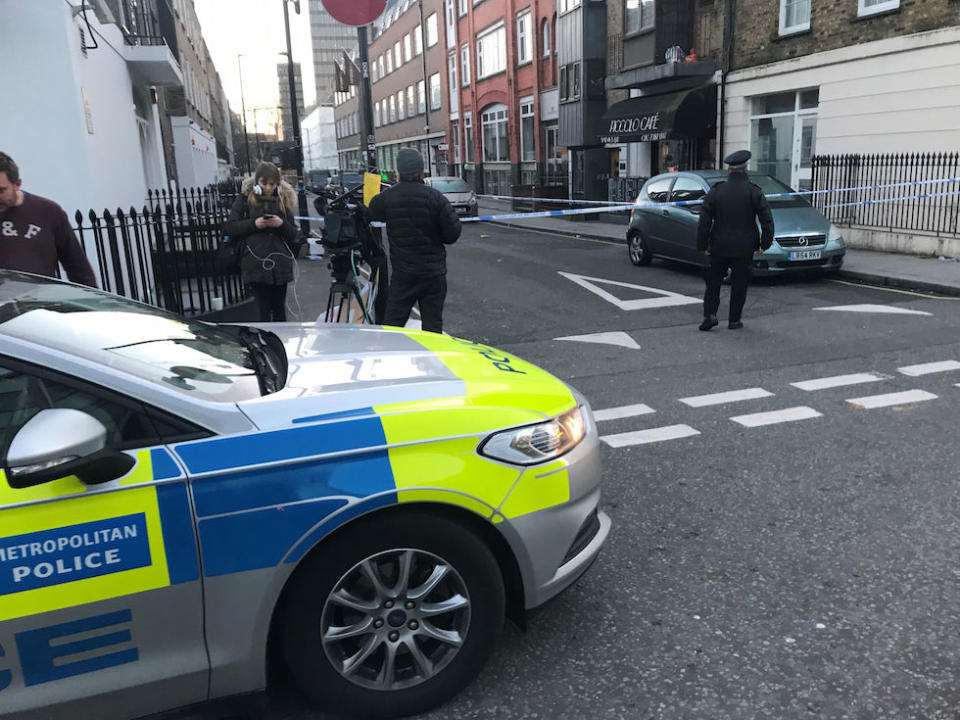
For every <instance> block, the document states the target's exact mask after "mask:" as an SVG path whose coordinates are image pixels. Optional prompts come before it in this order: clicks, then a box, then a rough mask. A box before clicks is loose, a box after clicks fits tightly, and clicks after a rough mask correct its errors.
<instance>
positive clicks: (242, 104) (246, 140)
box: [237, 53, 256, 175]
mask: <svg viewBox="0 0 960 720" xmlns="http://www.w3.org/2000/svg"><path fill="white" fill-rule="evenodd" d="M242 57H243V53H240V54H238V55H237V74H238V75H239V76H240V108H241V111H242V112H243V145H244V147H245V148H246V151H247V174H248V175H249V174H250V173H251V172H252V170H251V169H250V138H249V137H247V104H246V102H245V101H244V99H243V68H242V67H241V65H240V58H242ZM254 117H256V116H254Z"/></svg>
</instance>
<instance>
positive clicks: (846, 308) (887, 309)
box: [814, 304, 933, 315]
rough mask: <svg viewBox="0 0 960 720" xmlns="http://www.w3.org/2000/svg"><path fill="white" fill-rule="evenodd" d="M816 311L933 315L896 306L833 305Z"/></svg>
mask: <svg viewBox="0 0 960 720" xmlns="http://www.w3.org/2000/svg"><path fill="white" fill-rule="evenodd" d="M814 310H831V311H834V312H854V313H883V314H885V315H933V313H928V312H925V311H923V310H908V309H907V308H902V307H897V306H896V305H869V304H866V305H833V306H831V307H815V308H814Z"/></svg>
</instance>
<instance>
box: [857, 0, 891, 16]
mask: <svg viewBox="0 0 960 720" xmlns="http://www.w3.org/2000/svg"><path fill="white" fill-rule="evenodd" d="M899 7H900V0H857V15H860V16H861V17H863V16H864V15H876V14H877V13H882V12H887V11H888V10H896V9H897V8H899Z"/></svg>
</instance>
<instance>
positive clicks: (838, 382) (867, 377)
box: [790, 373, 888, 392]
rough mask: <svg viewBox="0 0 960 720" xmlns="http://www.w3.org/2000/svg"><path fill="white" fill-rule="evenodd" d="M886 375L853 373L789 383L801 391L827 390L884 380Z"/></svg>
mask: <svg viewBox="0 0 960 720" xmlns="http://www.w3.org/2000/svg"><path fill="white" fill-rule="evenodd" d="M887 377H888V376H887V375H881V374H880V373H853V374H852V375H834V376H833V377H825V378H817V379H816V380H803V381H801V382H795V383H790V384H791V385H793V386H794V387H795V388H800V389H801V390H806V391H808V392H809V391H811V390H829V389H830V388H835V387H844V386H846V385H860V384H862V383H868V382H877V381H878V380H886V379H887Z"/></svg>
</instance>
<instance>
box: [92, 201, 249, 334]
mask: <svg viewBox="0 0 960 720" xmlns="http://www.w3.org/2000/svg"><path fill="white" fill-rule="evenodd" d="M236 193H237V188H236V186H235V185H232V184H228V185H222V186H214V187H208V188H202V189H184V190H181V191H178V192H177V193H168V192H167V191H166V190H160V191H150V193H149V195H148V197H147V202H146V204H145V205H144V206H143V207H142V208H141V209H140V210H137V209H136V208H130V209H129V210H128V211H123V210H122V209H118V210H117V211H116V212H110V211H109V210H104V211H103V212H102V213H101V214H99V215H98V214H97V213H96V212H95V211H93V210H90V211H89V212H88V213H87V215H86V217H84V214H83V213H82V212H81V211H79V210H77V212H76V214H75V215H74V219H75V220H76V223H77V224H76V227H75V228H74V230H75V231H76V233H77V237H78V238H79V239H80V243H81V245H83V247H84V250H85V251H87V256H88V257H91V258H92V257H94V256H95V257H96V262H95V263H94V271H95V272H96V273H97V275H98V276H99V277H98V279H99V284H100V287H101V289H103V290H107V291H108V292H113V293H116V294H118V295H124V296H126V297H129V298H132V299H134V300H139V301H140V302H144V303H148V304H150V305H155V306H157V307H162V308H165V309H167V310H170V311H172V312H176V313H179V314H181V315H187V316H192V315H199V314H202V313H207V312H211V311H214V310H218V309H220V307H226V306H229V305H233V304H235V303H238V302H240V301H241V300H242V299H243V297H244V292H243V285H242V283H241V282H240V277H239V275H237V274H233V273H224V272H223V269H222V267H221V266H220V263H219V262H218V249H219V247H220V245H221V243H222V240H223V233H222V231H221V228H222V225H223V223H224V221H226V219H227V218H228V216H229V213H230V206H231V205H232V203H233V199H234V198H235V197H236ZM91 249H92V251H93V252H92V253H91Z"/></svg>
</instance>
